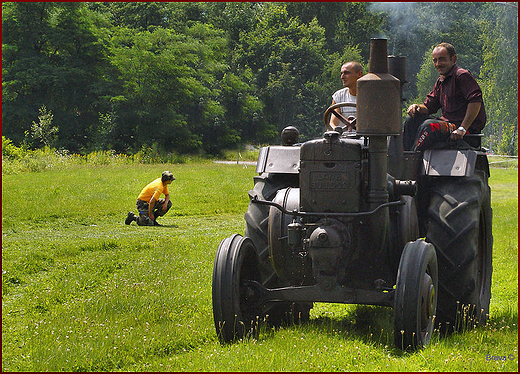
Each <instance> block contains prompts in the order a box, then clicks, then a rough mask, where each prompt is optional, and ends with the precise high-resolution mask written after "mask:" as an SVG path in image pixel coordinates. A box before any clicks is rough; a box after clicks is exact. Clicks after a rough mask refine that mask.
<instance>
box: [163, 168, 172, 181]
mask: <svg viewBox="0 0 520 374" xmlns="http://www.w3.org/2000/svg"><path fill="white" fill-rule="evenodd" d="M174 179H175V178H174V176H173V174H172V172H171V171H168V170H165V171H163V173H162V176H161V181H163V182H166V181H172V180H174Z"/></svg>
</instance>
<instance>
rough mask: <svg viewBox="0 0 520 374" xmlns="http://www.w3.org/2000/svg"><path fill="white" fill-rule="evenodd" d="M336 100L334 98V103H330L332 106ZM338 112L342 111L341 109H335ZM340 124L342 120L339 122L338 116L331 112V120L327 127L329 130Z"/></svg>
mask: <svg viewBox="0 0 520 374" xmlns="http://www.w3.org/2000/svg"><path fill="white" fill-rule="evenodd" d="M335 104H336V102H335V101H334V99H333V100H332V104H330V105H331V106H332V105H335ZM334 110H335V111H336V112H338V113H340V111H339V109H334ZM339 125H340V122H339V118H338V117H337V116H335V115H334V114H331V116H330V121H329V126H328V127H327V130H334V128H335V127H336V126H339Z"/></svg>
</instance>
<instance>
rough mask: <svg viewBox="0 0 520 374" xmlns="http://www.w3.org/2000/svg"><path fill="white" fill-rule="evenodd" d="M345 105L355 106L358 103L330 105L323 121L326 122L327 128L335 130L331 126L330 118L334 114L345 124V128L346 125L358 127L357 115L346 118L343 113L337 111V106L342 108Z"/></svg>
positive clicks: (343, 127)
mask: <svg viewBox="0 0 520 374" xmlns="http://www.w3.org/2000/svg"><path fill="white" fill-rule="evenodd" d="M345 106H348V107H353V108H355V107H356V104H354V103H338V104H334V105H331V106H329V107H328V108H327V110H326V111H325V114H323V122H325V126H326V127H327V130H334V129H333V128H332V127H331V126H330V119H331V116H332V115H335V116H336V117H337V118H338V119H339V120H340V122H342V123H343V124H344V126H341V127H342V129H343V130H345V126H346V127H352V128H353V129H355V128H356V117H354V116H349V117H348V118H345V116H343V115H342V114H341V113H338V112H336V109H337V108H342V107H345Z"/></svg>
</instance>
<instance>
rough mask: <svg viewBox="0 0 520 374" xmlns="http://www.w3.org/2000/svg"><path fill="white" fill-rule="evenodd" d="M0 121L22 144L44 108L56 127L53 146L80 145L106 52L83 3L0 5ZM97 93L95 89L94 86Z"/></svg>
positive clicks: (72, 147)
mask: <svg viewBox="0 0 520 374" xmlns="http://www.w3.org/2000/svg"><path fill="white" fill-rule="evenodd" d="M2 10H3V14H2V30H3V40H2V42H3V46H2V47H3V48H2V49H3V51H2V52H3V53H2V78H3V80H2V93H3V95H2V109H3V110H2V123H3V131H4V134H5V135H6V136H8V137H11V138H12V139H13V140H16V141H18V142H19V141H21V140H22V138H23V137H24V133H25V132H26V131H28V129H29V128H30V126H31V123H32V122H33V121H34V120H35V119H36V118H37V116H38V110H39V108H40V107H42V105H45V106H46V107H47V108H48V109H49V110H51V111H52V113H53V114H54V124H55V125H56V126H57V127H58V128H59V136H58V139H59V141H58V143H59V144H60V145H61V146H63V147H66V148H68V149H70V150H74V151H76V150H78V149H80V148H81V146H83V145H84V144H85V141H86V140H85V139H86V137H87V136H88V134H87V129H88V126H89V123H90V122H91V121H92V120H93V119H94V120H95V118H96V117H97V113H95V111H94V110H92V109H93V107H94V106H95V104H94V103H95V101H96V100H97V95H96V94H95V91H96V85H98V83H100V81H99V77H100V76H101V74H100V70H101V69H102V68H103V66H104V65H105V59H104V58H105V49H104V46H103V45H102V43H100V42H99V40H100V35H98V34H97V27H96V26H95V24H96V23H98V22H101V21H100V20H99V19H97V18H95V17H94V16H93V14H92V13H90V12H89V11H88V9H87V7H86V5H85V4H84V3H3V4H2ZM97 89H99V87H97Z"/></svg>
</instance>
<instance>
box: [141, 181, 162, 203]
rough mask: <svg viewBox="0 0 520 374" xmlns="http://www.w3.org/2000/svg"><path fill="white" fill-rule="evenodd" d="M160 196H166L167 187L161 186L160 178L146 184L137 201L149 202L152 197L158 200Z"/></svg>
mask: <svg viewBox="0 0 520 374" xmlns="http://www.w3.org/2000/svg"><path fill="white" fill-rule="evenodd" d="M161 194H164V195H168V194H169V192H168V185H166V184H163V182H162V180H161V178H157V179H156V180H154V181H153V182H150V183H148V184H147V185H146V186H145V187H144V188H143V189H142V190H141V193H140V194H139V196H138V197H137V199H139V200H143V201H146V202H149V201H150V200H151V199H152V197H153V198H155V200H159V197H161Z"/></svg>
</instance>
